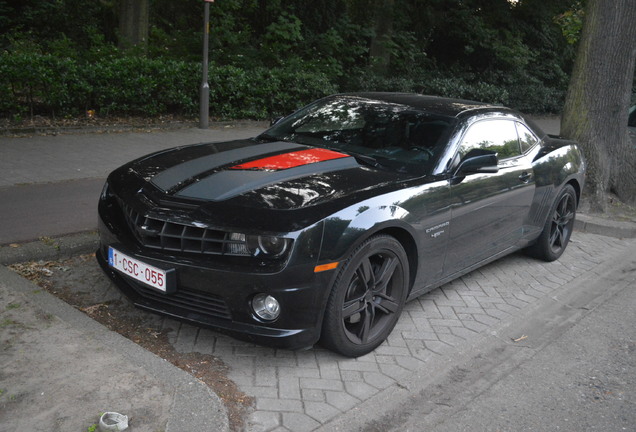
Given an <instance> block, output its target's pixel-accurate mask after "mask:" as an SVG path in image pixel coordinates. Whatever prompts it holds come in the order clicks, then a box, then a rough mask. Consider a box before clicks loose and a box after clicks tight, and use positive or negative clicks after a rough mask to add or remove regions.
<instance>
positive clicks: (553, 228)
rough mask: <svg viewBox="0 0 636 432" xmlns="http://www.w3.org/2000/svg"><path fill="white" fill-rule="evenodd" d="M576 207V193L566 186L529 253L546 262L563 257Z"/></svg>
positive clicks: (572, 225) (569, 186) (572, 227)
mask: <svg viewBox="0 0 636 432" xmlns="http://www.w3.org/2000/svg"><path fill="white" fill-rule="evenodd" d="M576 207H577V203H576V192H575V191H574V188H573V187H572V186H571V185H569V184H568V185H565V186H564V187H563V189H562V190H561V192H560V193H559V194H558V196H557V199H556V200H555V201H554V204H553V205H552V208H551V210H550V214H549V216H548V220H547V221H546V224H545V226H544V227H543V232H542V233H541V235H540V236H539V239H538V240H537V242H536V243H535V244H534V245H532V246H531V247H529V248H528V252H529V253H530V254H531V255H533V256H535V257H537V258H540V259H543V260H545V261H554V260H556V259H558V258H559V257H560V256H561V255H563V252H564V251H565V248H566V247H567V245H568V242H569V241H570V236H571V235H572V230H573V229H574V219H575V217H576Z"/></svg>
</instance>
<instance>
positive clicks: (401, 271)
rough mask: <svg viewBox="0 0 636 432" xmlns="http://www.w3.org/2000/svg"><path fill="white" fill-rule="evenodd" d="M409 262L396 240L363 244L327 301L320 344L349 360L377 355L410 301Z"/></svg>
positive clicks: (382, 238)
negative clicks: (349, 358) (405, 304)
mask: <svg viewBox="0 0 636 432" xmlns="http://www.w3.org/2000/svg"><path fill="white" fill-rule="evenodd" d="M408 284H409V267H408V258H407V256H406V252H405V251H404V248H403V247H402V245H401V244H400V243H399V242H398V241H397V240H396V239H395V238H393V237H391V236H387V235H377V236H374V237H371V238H369V239H368V240H366V241H365V242H364V243H362V244H361V245H360V246H359V247H358V248H357V249H356V250H355V251H354V252H353V253H352V254H351V255H350V256H349V258H348V259H347V260H346V261H345V263H344V265H343V266H342V268H341V270H340V273H339V274H338V277H337V278H336V281H335V282H334V286H333V289H332V291H331V294H330V296H329V301H328V302H327V308H326V310H325V317H324V321H323V327H322V339H321V342H322V343H323V345H325V346H326V347H327V348H329V349H331V350H332V351H335V352H337V353H340V354H342V355H344V356H347V357H358V356H361V355H364V354H367V353H369V352H371V351H373V350H374V349H375V348H376V347H378V346H379V345H380V344H381V343H382V342H383V341H384V340H385V339H386V338H387V336H388V335H389V333H391V331H392V330H393V327H395V324H396V323H397V320H398V318H399V317H400V313H401V312H402V309H403V307H404V303H405V302H406V297H407V294H408Z"/></svg>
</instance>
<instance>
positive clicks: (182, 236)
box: [120, 201, 249, 256]
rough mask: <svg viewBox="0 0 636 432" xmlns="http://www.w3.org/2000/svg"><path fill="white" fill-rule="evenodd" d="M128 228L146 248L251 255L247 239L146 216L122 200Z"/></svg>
mask: <svg viewBox="0 0 636 432" xmlns="http://www.w3.org/2000/svg"><path fill="white" fill-rule="evenodd" d="M120 206H121V208H122V210H123V211H124V216H125V219H126V223H127V224H128V227H129V228H130V230H131V231H132V233H133V234H134V235H135V237H136V238H137V240H138V241H139V242H140V243H141V244H142V245H144V246H145V247H148V248H151V249H160V250H165V251H171V252H184V253H196V254H206V255H229V256H247V255H249V251H248V249H247V244H246V241H245V236H244V235H241V234H236V233H229V232H225V231H220V230H215V229H210V228H207V227H200V226H195V225H189V224H185V223H177V222H169V221H166V220H161V219H158V218H154V217H149V216H145V215H143V214H141V213H139V212H137V211H136V210H134V209H133V208H132V207H130V206H128V205H126V204H125V203H123V202H122V201H120Z"/></svg>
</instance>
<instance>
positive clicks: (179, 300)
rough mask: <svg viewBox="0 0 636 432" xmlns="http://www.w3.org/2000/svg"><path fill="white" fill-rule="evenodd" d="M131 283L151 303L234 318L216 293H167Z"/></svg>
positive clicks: (216, 316) (182, 291) (213, 315)
mask: <svg viewBox="0 0 636 432" xmlns="http://www.w3.org/2000/svg"><path fill="white" fill-rule="evenodd" d="M129 283H130V285H131V286H132V288H133V289H134V290H135V291H136V292H137V294H139V295H140V296H141V297H143V298H144V299H146V300H148V301H149V302H150V303H149V305H152V304H155V305H163V306H171V307H177V308H180V309H185V310H187V311H189V312H194V313H197V314H200V315H205V316H208V317H213V318H221V319H232V315H231V314H230V310H229V309H228V307H227V305H226V304H225V301H223V299H222V298H220V297H218V296H216V295H213V294H208V293H203V292H198V291H189V290H184V289H179V290H178V291H177V292H175V293H173V294H170V295H165V294H162V293H160V292H157V291H155V290H153V289H151V288H147V287H146V286H144V285H142V284H140V283H137V282H134V281H130V282H129Z"/></svg>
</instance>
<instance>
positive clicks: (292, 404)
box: [256, 398, 303, 413]
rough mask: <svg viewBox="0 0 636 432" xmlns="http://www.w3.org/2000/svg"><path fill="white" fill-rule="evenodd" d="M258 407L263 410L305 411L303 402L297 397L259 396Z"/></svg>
mask: <svg viewBox="0 0 636 432" xmlns="http://www.w3.org/2000/svg"><path fill="white" fill-rule="evenodd" d="M256 409H257V410H261V411H287V412H298V413H301V412H303V403H302V402H301V401H299V400H295V399H275V398H257V399H256Z"/></svg>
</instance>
